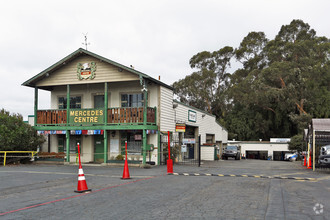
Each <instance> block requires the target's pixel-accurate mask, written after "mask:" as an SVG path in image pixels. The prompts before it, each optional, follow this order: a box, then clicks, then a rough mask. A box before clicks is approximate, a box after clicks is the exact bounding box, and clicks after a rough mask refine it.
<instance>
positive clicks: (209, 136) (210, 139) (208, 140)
mask: <svg viewBox="0 0 330 220" xmlns="http://www.w3.org/2000/svg"><path fill="white" fill-rule="evenodd" d="M206 143H207V144H214V134H207V135H206Z"/></svg>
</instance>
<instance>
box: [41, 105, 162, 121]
mask: <svg viewBox="0 0 330 220" xmlns="http://www.w3.org/2000/svg"><path fill="white" fill-rule="evenodd" d="M107 113H108V125H112V124H143V123H144V108H143V107H140V108H109V109H108V112H107ZM146 122H147V123H148V124H156V108H151V107H148V108H147V120H146ZM97 124H102V125H104V112H103V109H70V111H69V120H68V119H67V111H66V110H38V111H37V125H49V126H65V125H97Z"/></svg>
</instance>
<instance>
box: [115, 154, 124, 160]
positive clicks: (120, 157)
mask: <svg viewBox="0 0 330 220" xmlns="http://www.w3.org/2000/svg"><path fill="white" fill-rule="evenodd" d="M116 160H124V156H123V155H121V154H119V155H118V156H117V157H116Z"/></svg>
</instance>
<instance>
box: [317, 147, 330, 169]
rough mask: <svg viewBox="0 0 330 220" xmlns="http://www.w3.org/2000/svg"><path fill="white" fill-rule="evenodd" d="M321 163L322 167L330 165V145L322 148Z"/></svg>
mask: <svg viewBox="0 0 330 220" xmlns="http://www.w3.org/2000/svg"><path fill="white" fill-rule="evenodd" d="M319 163H320V164H321V165H330V145H325V146H323V147H321V150H320V157H319Z"/></svg>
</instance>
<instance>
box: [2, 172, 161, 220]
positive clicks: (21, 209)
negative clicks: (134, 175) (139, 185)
mask: <svg viewBox="0 0 330 220" xmlns="http://www.w3.org/2000/svg"><path fill="white" fill-rule="evenodd" d="M161 176H164V175H161ZM155 177H160V176H151V177H148V178H143V179H137V180H134V181H130V182H125V183H121V184H118V185H114V186H109V187H106V188H103V189H98V190H94V191H92V192H89V193H83V194H78V195H74V196H70V197H67V198H62V199H57V200H53V201H49V202H44V203H40V204H36V205H32V206H27V207H24V208H20V209H15V210H11V211H7V212H3V213H0V216H3V215H7V214H10V213H14V212H19V211H23V210H26V209H31V208H35V207H39V206H44V205H49V204H52V203H56V202H60V201H65V200H69V199H73V198H77V197H80V196H85V195H89V194H93V193H97V192H100V191H103V190H108V189H113V188H117V187H120V186H124V185H128V184H131V183H136V182H140V181H144V180H149V179H152V178H155Z"/></svg>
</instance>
